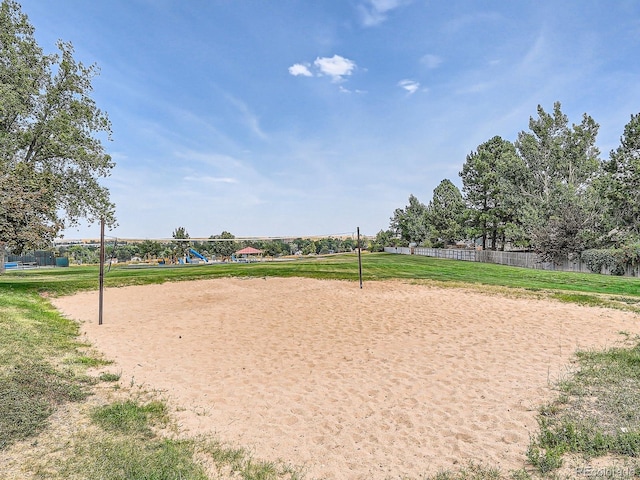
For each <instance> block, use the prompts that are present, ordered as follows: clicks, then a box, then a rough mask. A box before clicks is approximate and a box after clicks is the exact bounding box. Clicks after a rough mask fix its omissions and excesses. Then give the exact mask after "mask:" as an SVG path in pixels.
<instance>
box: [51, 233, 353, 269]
mask: <svg viewBox="0 0 640 480" xmlns="http://www.w3.org/2000/svg"><path fill="white" fill-rule="evenodd" d="M172 237H173V238H174V239H175V241H158V240H144V241H142V242H135V243H133V242H126V241H121V242H118V241H117V240H114V241H113V242H109V244H108V245H107V246H106V247H105V252H106V257H107V258H114V259H117V260H118V261H120V262H128V261H130V260H131V259H132V258H136V257H137V258H140V259H141V260H155V259H160V258H164V259H176V260H177V259H183V258H184V257H185V256H190V257H193V255H192V254H191V253H190V249H194V250H195V251H197V252H198V253H200V254H201V255H203V256H204V257H206V258H207V259H217V260H227V259H230V258H231V257H232V256H233V255H234V254H235V252H237V251H238V250H241V249H242V248H244V247H253V248H257V249H258V250H261V251H262V254H263V255H264V256H267V257H282V256H286V255H327V254H332V253H343V252H351V251H353V250H354V249H355V248H356V247H357V245H356V243H357V241H356V240H355V239H353V238H337V237H324V238H315V239H314V238H296V239H287V240H284V239H268V240H236V237H235V236H234V235H233V234H231V233H229V232H227V231H223V232H222V233H220V234H218V235H211V236H210V237H209V239H210V240H209V241H207V240H204V241H202V240H192V241H189V238H190V237H189V233H188V232H187V230H186V229H185V228H184V227H178V228H176V229H175V230H174V231H173V234H172ZM58 254H59V255H62V256H67V257H69V260H70V261H71V262H74V263H85V264H86V263H98V262H99V261H100V259H99V249H98V247H97V246H95V245H70V246H61V247H58Z"/></svg>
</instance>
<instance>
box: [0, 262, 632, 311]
mask: <svg viewBox="0 0 640 480" xmlns="http://www.w3.org/2000/svg"><path fill="white" fill-rule="evenodd" d="M362 266H363V267H362V271H363V279H364V281H373V280H393V279H404V280H427V281H436V282H443V283H454V284H472V285H488V286H499V287H507V288H516V289H527V290H530V291H538V290H545V291H551V292H556V293H570V292H574V293H583V294H591V293H594V294H606V295H622V296H630V297H633V298H636V297H637V298H638V299H639V300H640V279H637V278H629V277H615V276H608V275H595V274H584V273H572V272H553V271H544V270H532V269H525V268H518V267H508V266H503V265H493V264H487V263H476V262H462V261H455V260H446V259H438V258H430V257H422V256H414V255H394V254H385V253H375V254H365V255H363V256H362ZM229 276H255V277H264V276H274V277H308V278H318V279H341V280H352V281H357V280H358V259H357V256H356V255H354V254H344V255H335V256H329V257H317V258H312V259H301V260H294V261H288V262H259V263H249V264H242V263H232V264H215V265H189V266H167V267H151V268H139V269H133V268H127V267H124V266H114V267H112V268H111V271H109V272H107V273H106V274H105V285H106V286H108V287H109V286H112V287H115V286H123V285H145V284H153V283H163V282H167V281H180V280H196V279H203V278H219V277H229ZM0 288H11V289H13V290H14V291H41V292H42V291H48V292H50V293H52V294H59V295H64V294H69V293H73V292H75V291H77V290H86V289H97V288H98V267H95V266H86V267H85V266H81V267H77V266H76V267H69V268H56V269H42V270H30V271H18V272H8V273H7V274H6V275H5V276H3V277H0Z"/></svg>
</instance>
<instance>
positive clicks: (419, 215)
mask: <svg viewBox="0 0 640 480" xmlns="http://www.w3.org/2000/svg"><path fill="white" fill-rule="evenodd" d="M390 228H391V230H393V231H394V232H395V233H396V234H397V235H398V236H399V237H400V238H401V239H403V240H405V241H407V242H410V243H416V244H418V245H421V244H423V243H424V242H425V241H426V240H427V239H428V238H429V237H430V233H431V229H430V228H429V220H428V218H427V207H426V206H425V205H424V204H423V203H421V202H420V201H419V200H418V199H417V198H416V197H415V196H414V195H413V194H412V195H409V205H407V206H406V207H405V208H404V209H402V208H396V210H395V212H394V213H393V217H391V224H390Z"/></svg>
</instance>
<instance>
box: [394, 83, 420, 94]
mask: <svg viewBox="0 0 640 480" xmlns="http://www.w3.org/2000/svg"><path fill="white" fill-rule="evenodd" d="M398 86H399V87H400V88H404V89H405V90H406V91H407V92H409V95H413V94H414V93H416V92H417V91H418V89H419V88H420V83H419V82H416V81H415V80H400V81H399V82H398Z"/></svg>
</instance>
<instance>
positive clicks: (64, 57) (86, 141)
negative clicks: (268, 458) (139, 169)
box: [0, 0, 115, 271]
mask: <svg viewBox="0 0 640 480" xmlns="http://www.w3.org/2000/svg"><path fill="white" fill-rule="evenodd" d="M58 50H59V52H58V53H57V54H51V55H45V54H44V53H43V52H42V49H41V48H40V46H39V45H38V43H37V42H36V40H35V37H34V29H33V26H32V25H31V24H30V23H29V20H28V18H27V16H26V15H24V14H23V13H22V11H21V9H20V5H19V4H18V3H17V2H15V1H13V0H3V1H2V3H0V189H1V191H2V194H0V219H1V220H0V269H3V268H4V246H5V245H8V246H10V247H11V248H12V249H13V250H14V251H20V250H22V249H23V248H25V247H36V246H38V245H41V244H44V243H48V242H50V241H51V240H52V239H53V238H54V237H55V236H56V235H57V234H58V233H59V232H60V231H61V230H62V229H64V228H66V227H69V226H72V225H75V224H77V223H78V221H79V220H80V219H81V218H86V219H88V220H89V221H90V222H92V221H95V220H97V219H100V218H104V219H105V220H106V221H107V223H108V224H109V225H112V224H113V223H114V221H115V218H114V205H113V204H112V203H111V202H110V200H109V192H108V190H107V189H106V188H104V187H102V186H101V185H100V184H99V181H98V180H99V178H101V177H105V176H108V175H109V173H110V171H111V169H112V168H113V165H114V164H113V162H112V161H111V158H110V156H109V155H107V154H106V153H105V150H104V147H103V145H102V142H101V140H100V138H99V134H101V133H102V134H106V135H107V136H108V135H110V128H111V125H110V122H109V119H108V117H107V115H106V114H105V113H104V112H102V111H101V110H100V109H98V108H97V106H96V104H95V102H94V101H93V99H92V98H91V96H90V94H91V91H92V86H91V81H92V79H93V77H94V76H95V75H96V73H97V69H96V67H95V65H91V66H85V65H83V64H82V63H80V62H77V61H76V60H75V59H74V58H73V54H74V51H73V47H72V45H71V44H70V43H64V42H59V43H58ZM0 271H1V270H0Z"/></svg>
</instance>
